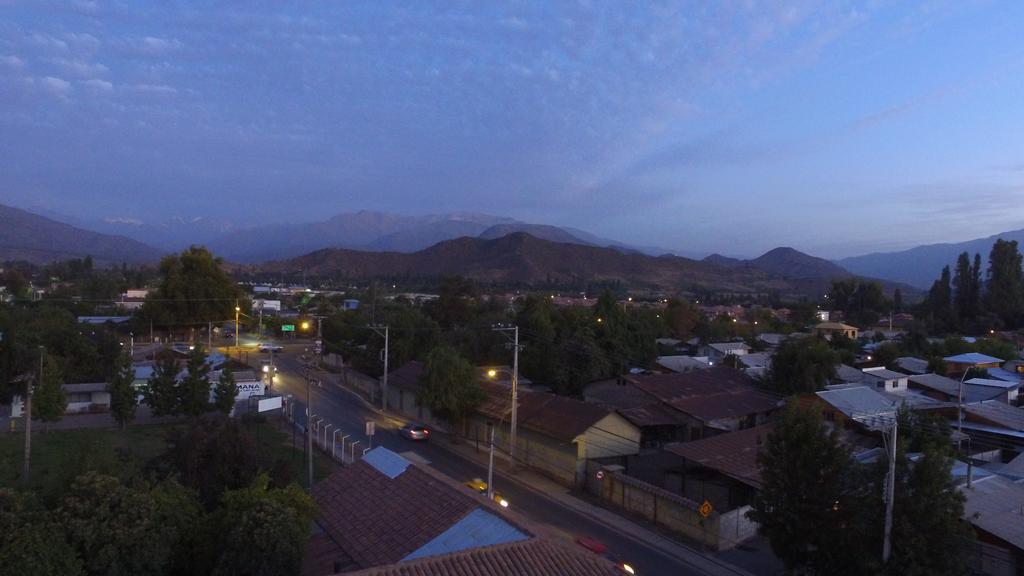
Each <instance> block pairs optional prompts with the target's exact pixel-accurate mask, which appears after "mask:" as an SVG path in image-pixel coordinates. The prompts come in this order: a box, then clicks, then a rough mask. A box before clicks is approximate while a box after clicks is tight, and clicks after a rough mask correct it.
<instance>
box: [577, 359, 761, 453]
mask: <svg viewBox="0 0 1024 576" xmlns="http://www.w3.org/2000/svg"><path fill="white" fill-rule="evenodd" d="M583 397H584V398H585V399H586V400H587V401H588V402H594V403H597V404H601V405H602V406H605V407H607V408H612V409H615V410H616V411H618V412H619V414H622V416H624V417H625V418H626V419H627V420H629V421H630V422H632V423H633V424H634V425H636V426H637V427H639V428H640V430H641V433H642V443H643V445H644V447H647V448H653V447H658V446H661V445H662V444H664V443H666V442H684V441H691V440H697V439H700V438H704V437H707V436H712V435H715V434H720V433H723V432H729V431H733V430H740V429H743V428H750V427H752V426H756V425H758V424H762V423H764V422H766V421H767V420H768V418H769V417H770V416H771V414H772V413H774V412H775V411H776V410H778V408H779V407H780V404H781V401H780V400H779V399H778V398H776V397H775V396H773V395H771V394H768V393H767V392H764V391H763V390H761V389H759V388H758V387H757V386H755V385H754V381H753V379H751V377H750V376H748V375H747V374H745V373H744V372H742V371H740V370H735V369H732V368H728V367H724V366H722V367H715V368H709V369H707V370H695V371H691V372H687V373H683V374H649V375H635V376H627V377H623V378H619V379H616V380H605V381H602V382H594V383H592V384H590V385H588V386H587V387H586V389H585V390H584V392H583Z"/></svg>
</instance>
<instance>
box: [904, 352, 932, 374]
mask: <svg viewBox="0 0 1024 576" xmlns="http://www.w3.org/2000/svg"><path fill="white" fill-rule="evenodd" d="M896 368H897V369H899V370H900V371H902V372H905V373H907V374H927V373H928V372H930V370H928V361H927V360H922V359H921V358H914V357H913V356H901V357H899V358H897V359H896Z"/></svg>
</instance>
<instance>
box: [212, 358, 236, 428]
mask: <svg viewBox="0 0 1024 576" xmlns="http://www.w3.org/2000/svg"><path fill="white" fill-rule="evenodd" d="M213 397H214V400H213V404H214V406H216V408H217V411H218V412H220V413H222V414H224V415H225V416H227V415H229V414H231V410H232V409H234V407H235V398H237V397H238V385H237V384H235V375H234V374H232V372H231V368H230V367H229V366H227V365H225V366H224V369H223V370H221V372H220V378H218V379H217V386H216V387H215V388H214V390H213Z"/></svg>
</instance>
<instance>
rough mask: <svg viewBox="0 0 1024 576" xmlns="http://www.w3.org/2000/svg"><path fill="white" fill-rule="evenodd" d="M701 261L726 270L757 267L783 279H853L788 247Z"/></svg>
mask: <svg viewBox="0 0 1024 576" xmlns="http://www.w3.org/2000/svg"><path fill="white" fill-rule="evenodd" d="M703 262H707V263H709V264H717V265H719V266H725V267H729V268H739V267H747V268H756V269H758V270H763V271H765V272H769V273H772V274H778V275H779V276H782V277H785V278H797V279H803V280H832V279H833V278H846V277H849V276H853V274H850V272H849V271H847V270H845V269H843V268H842V267H841V266H839V265H837V264H835V263H834V262H829V261H828V260H825V259H824V258H818V257H817V256H811V255H810V254H804V253H803V252H800V251H799V250H794V249H793V248H788V247H779V248H774V249H772V250H769V251H768V252H765V253H764V254H762V255H760V256H758V257H757V258H754V259H751V260H741V259H739V258H731V257H729V256H723V255H721V254H712V255H710V256H708V257H706V258H704V260H703Z"/></svg>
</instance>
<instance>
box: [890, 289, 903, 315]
mask: <svg viewBox="0 0 1024 576" xmlns="http://www.w3.org/2000/svg"><path fill="white" fill-rule="evenodd" d="M892 310H893V312H896V313H897V314H899V313H901V312H903V291H902V290H900V289H899V288H897V289H896V290H893V293H892Z"/></svg>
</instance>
